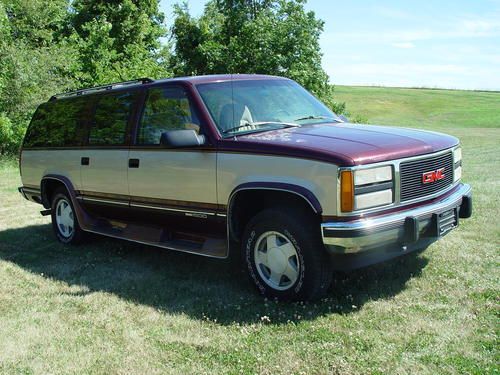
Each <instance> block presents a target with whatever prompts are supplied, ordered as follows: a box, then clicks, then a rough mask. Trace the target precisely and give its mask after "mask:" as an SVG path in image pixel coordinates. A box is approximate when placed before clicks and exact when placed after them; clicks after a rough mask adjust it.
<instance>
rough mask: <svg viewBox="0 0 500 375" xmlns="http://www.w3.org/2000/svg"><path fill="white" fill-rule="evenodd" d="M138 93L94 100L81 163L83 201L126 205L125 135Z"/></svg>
mask: <svg viewBox="0 0 500 375" xmlns="http://www.w3.org/2000/svg"><path fill="white" fill-rule="evenodd" d="M138 93H139V91H138V90H134V91H121V92H115V93H110V94H106V95H101V96H98V97H97V98H96V102H95V107H94V111H93V116H92V117H91V123H90V126H89V130H88V142H87V147H86V152H84V153H83V155H82V159H81V165H82V167H81V178H82V189H83V192H82V193H83V196H84V201H87V202H94V203H104V204H106V203H111V204H117V205H122V206H126V205H128V201H129V189H128V182H127V173H128V154H129V137H128V134H129V130H130V127H131V124H132V122H133V118H134V111H135V107H136V102H137V99H138V96H139V94H138Z"/></svg>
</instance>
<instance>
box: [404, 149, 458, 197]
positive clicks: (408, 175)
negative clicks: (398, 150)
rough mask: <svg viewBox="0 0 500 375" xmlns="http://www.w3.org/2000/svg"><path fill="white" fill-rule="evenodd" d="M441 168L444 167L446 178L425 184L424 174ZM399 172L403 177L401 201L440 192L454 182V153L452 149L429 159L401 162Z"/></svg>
mask: <svg viewBox="0 0 500 375" xmlns="http://www.w3.org/2000/svg"><path fill="white" fill-rule="evenodd" d="M439 168H444V178H443V179H442V180H438V181H435V182H430V183H427V184H424V183H423V181H422V175H423V174H424V173H427V172H431V171H435V170H437V169H439ZM399 173H400V179H401V194H400V201H401V202H405V201H409V200H412V199H416V198H422V197H426V196H428V195H432V194H435V193H438V192H439V191H441V190H444V189H446V188H447V187H449V186H450V185H451V184H452V183H453V154H452V153H451V151H450V152H447V153H446V154H443V155H439V156H433V157H429V158H427V159H419V160H413V161H407V162H403V163H401V164H400V167H399Z"/></svg>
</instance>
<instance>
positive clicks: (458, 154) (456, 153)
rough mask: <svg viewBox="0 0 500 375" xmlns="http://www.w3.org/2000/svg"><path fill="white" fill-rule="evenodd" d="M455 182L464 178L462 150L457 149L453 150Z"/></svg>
mask: <svg viewBox="0 0 500 375" xmlns="http://www.w3.org/2000/svg"><path fill="white" fill-rule="evenodd" d="M453 169H454V170H453V182H457V181H458V180H460V179H461V178H462V148H461V147H457V148H456V149H455V150H453Z"/></svg>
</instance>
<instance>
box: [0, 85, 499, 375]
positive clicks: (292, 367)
mask: <svg viewBox="0 0 500 375" xmlns="http://www.w3.org/2000/svg"><path fill="white" fill-rule="evenodd" d="M338 93H339V96H340V97H341V98H342V99H343V100H346V101H347V103H348V108H349V109H351V110H352V111H354V112H357V111H359V114H362V115H365V116H367V117H368V120H369V121H370V122H381V123H392V124H396V123H397V124H403V125H407V126H412V125H415V124H418V125H422V121H423V120H425V119H426V118H428V120H426V121H427V122H426V123H425V124H424V125H422V126H426V127H427V128H428V129H433V130H434V129H437V130H441V131H443V130H445V131H447V132H449V133H451V134H454V135H456V136H458V137H460V138H461V139H462V142H463V148H464V152H463V153H464V171H465V172H464V179H465V180H466V181H467V182H469V183H471V184H472V185H473V188H474V203H475V207H474V216H473V218H472V219H469V220H463V221H462V222H461V225H460V227H459V228H458V229H457V230H455V231H453V232H452V233H450V234H449V235H447V236H446V237H444V238H443V239H442V240H441V241H439V242H437V243H435V244H433V245H432V246H430V247H429V248H428V249H427V250H426V251H425V252H423V253H422V254H419V255H410V256H406V257H403V258H400V259H397V260H394V261H391V262H387V263H384V264H380V265H376V266H372V267H369V268H366V269H363V270H359V271H356V272H352V273H348V274H341V273H339V274H336V275H335V278H334V283H333V286H332V288H331V290H330V291H329V293H328V296H327V298H325V299H324V300H322V301H318V302H315V303H310V304H301V303H293V304H285V303H276V302H274V301H266V300H263V299H262V298H260V297H259V296H258V295H256V293H255V291H254V290H253V288H252V287H251V285H250V283H249V282H248V281H247V278H246V275H245V273H244V272H241V271H240V270H238V269H235V268H234V267H232V266H231V265H230V264H227V263H224V262H219V261H214V260H208V259H205V258H201V257H196V256H191V255H187V254H180V253H175V252H169V251H165V250H161V249H157V248H152V247H146V246H143V245H140V244H134V243H128V242H123V241H119V240H113V239H107V238H94V239H92V240H91V241H90V242H89V243H87V244H85V245H82V246H79V247H69V246H63V245H62V244H60V243H58V242H56V241H55V239H54V236H53V234H52V229H51V226H50V221H49V219H48V218H47V217H42V216H40V214H39V210H40V206H38V205H35V204H33V203H30V202H27V201H25V200H23V199H22V198H21V196H20V195H19V194H18V192H17V190H16V188H17V186H19V184H20V181H19V174H18V171H17V167H16V164H15V162H14V161H10V162H3V163H0V373H2V374H18V373H23V374H45V373H51V374H72V373H86V374H117V373H120V374H160V373H161V374H164V373H174V374H177V373H181V374H202V373H210V374H223V373H227V374H254V373H261V374H342V375H346V374H347V375H349V374H432V375H434V374H498V372H499V370H500V368H499V363H500V362H499V361H500V355H499V350H498V335H499V333H500V331H499V328H500V325H499V319H498V318H499V316H498V311H499V310H498V306H499V305H498V302H499V300H500V287H499V285H500V284H499V281H500V280H499V276H500V273H499V267H498V265H499V261H500V257H499V252H498V249H499V248H500V226H499V224H498V221H497V220H498V217H500V194H499V191H500V173H499V165H500V152H499V151H500V150H499V145H500V128H499V122H498V119H499V118H500V114H499V108H498V106H496V107H495V106H494V98H495V97H496V98H498V97H499V96H498V94H483V93H464V92H454V91H429V90H423V91H419V90H400V89H365V88H347V87H340V88H338ZM495 95H497V96H495ZM471 103H476V104H475V106H472V105H471ZM426 108H428V109H432V111H430V110H426ZM428 112H429V114H428V115H427V113H428ZM469 112H471V113H474V116H472V115H470V114H469ZM431 113H432V116H431V115H430V114H431ZM463 117H467V118H468V120H467V121H463V120H462V118H463ZM429 119H431V120H429ZM438 119H439V121H438ZM473 120H474V121H475V122H474V123H472V122H471V121H473ZM479 126H481V127H479Z"/></svg>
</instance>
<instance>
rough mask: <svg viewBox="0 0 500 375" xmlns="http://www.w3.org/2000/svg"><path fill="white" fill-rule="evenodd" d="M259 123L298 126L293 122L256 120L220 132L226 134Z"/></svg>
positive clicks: (289, 126) (259, 124)
mask: <svg viewBox="0 0 500 375" xmlns="http://www.w3.org/2000/svg"><path fill="white" fill-rule="evenodd" d="M261 125H284V126H285V127H288V128H297V127H300V125H299V124H294V123H293V122H280V121H258V122H247V123H246V124H245V125H238V126H234V127H232V128H229V129H226V130H224V131H223V132H222V133H223V134H227V133H230V132H234V131H235V130H238V129H243V128H247V127H249V126H261ZM249 130H256V129H249Z"/></svg>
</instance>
